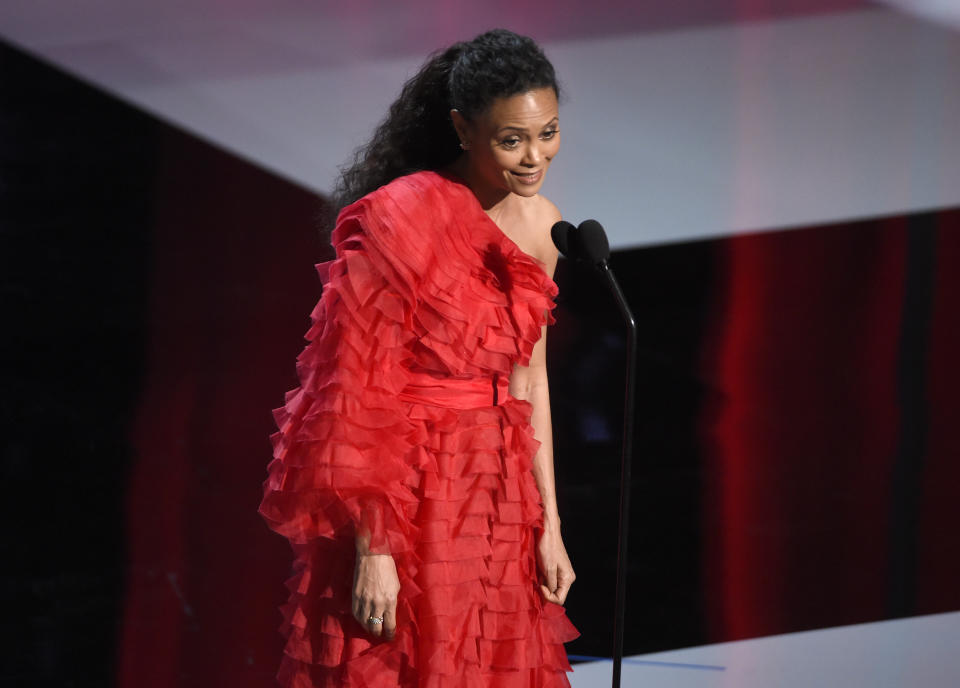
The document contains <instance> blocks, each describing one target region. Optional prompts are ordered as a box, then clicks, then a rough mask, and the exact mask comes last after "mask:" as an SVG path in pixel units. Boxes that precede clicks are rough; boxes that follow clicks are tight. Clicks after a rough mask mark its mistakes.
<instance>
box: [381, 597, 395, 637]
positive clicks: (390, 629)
mask: <svg viewBox="0 0 960 688" xmlns="http://www.w3.org/2000/svg"><path fill="white" fill-rule="evenodd" d="M396 632H397V603H396V602H394V603H393V604H392V605H391V606H389V607H387V608H386V609H385V610H384V612H383V634H384V635H385V636H386V637H387V640H392V639H393V636H394V634H396Z"/></svg>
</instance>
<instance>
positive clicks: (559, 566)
mask: <svg viewBox="0 0 960 688" xmlns="http://www.w3.org/2000/svg"><path fill="white" fill-rule="evenodd" d="M537 564H538V565H539V567H540V594H541V595H543V599H545V600H547V601H549V602H556V603H557V604H563V603H564V602H565V601H566V599H567V593H568V592H570V586H571V585H572V584H573V581H574V580H576V578H577V577H576V575H574V573H573V566H572V565H571V564H570V557H568V556H567V549H566V547H564V546H563V539H561V537H560V528H559V527H550V526H548V527H547V528H546V529H545V530H544V531H543V535H542V536H541V537H540V541H539V542H538V543H537Z"/></svg>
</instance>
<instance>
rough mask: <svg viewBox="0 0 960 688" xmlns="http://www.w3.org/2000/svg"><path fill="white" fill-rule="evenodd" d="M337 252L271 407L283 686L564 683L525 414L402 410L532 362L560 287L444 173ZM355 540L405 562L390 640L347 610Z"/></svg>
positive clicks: (341, 234) (379, 208)
mask: <svg viewBox="0 0 960 688" xmlns="http://www.w3.org/2000/svg"><path fill="white" fill-rule="evenodd" d="M411 237H414V238H416V240H415V241H411ZM333 241H334V245H335V246H336V248H337V258H336V259H335V260H334V261H331V262H329V263H325V264H321V265H318V266H317V267H318V271H319V273H320V276H321V279H322V281H323V282H324V290H323V294H322V296H321V299H320V301H319V302H318V304H317V307H316V308H315V309H314V312H313V313H312V314H311V319H312V326H311V328H310V330H309V332H308V333H307V335H306V337H307V340H308V342H309V343H308V345H307V347H306V348H305V349H304V351H303V352H302V353H301V355H300V356H299V357H298V359H297V373H298V377H299V380H300V387H298V388H297V389H295V390H292V391H291V392H289V393H288V394H287V396H286V399H285V404H284V406H283V407H282V408H279V409H276V410H275V411H274V415H275V419H276V422H277V426H278V431H277V432H276V433H275V434H274V435H273V436H272V438H271V439H272V442H273V448H274V458H273V460H272V461H271V463H270V465H269V467H268V478H267V481H266V482H265V483H264V498H263V501H262V503H261V508H260V510H261V513H262V514H263V516H264V517H265V518H266V519H267V521H268V523H269V524H270V526H271V527H272V528H274V529H275V530H276V531H277V532H279V533H281V534H283V535H284V536H286V537H287V538H289V540H290V542H291V543H292V545H293V547H294V552H295V562H294V571H295V574H294V576H293V577H292V578H291V579H290V581H288V586H289V588H290V599H289V602H288V604H287V605H286V606H285V607H284V608H283V616H284V624H283V626H282V629H281V630H282V632H283V633H284V634H285V635H286V636H287V645H286V649H285V657H284V660H283V663H282V666H281V670H280V674H279V678H280V680H281V682H282V683H283V684H284V685H286V686H293V687H295V688H307V687H308V686H309V687H311V688H312V687H315V686H343V685H350V686H395V685H402V686H414V685H415V686H437V687H439V686H452V685H457V686H458V687H462V686H467V687H474V686H475V687H476V688H480V687H481V686H483V687H486V688H489V687H490V686H502V687H504V688H508V687H509V688H513V687H515V686H524V687H528V686H529V687H532V686H553V685H556V686H567V685H569V683H568V682H567V679H566V676H565V673H564V672H565V671H569V670H570V665H569V663H568V662H567V658H566V653H565V651H564V649H563V645H562V643H564V642H568V641H569V640H572V639H573V638H575V637H577V635H579V634H578V632H577V631H576V629H575V628H574V627H573V625H572V624H571V623H570V622H569V620H568V619H567V617H566V616H565V614H564V611H563V608H562V607H560V606H558V605H555V604H552V603H549V602H544V601H543V600H542V598H541V597H540V595H539V592H538V586H537V584H536V581H537V569H536V561H535V542H536V537H538V535H539V533H540V532H542V526H543V523H542V507H541V504H540V496H539V492H538V490H537V487H536V483H535V481H534V478H533V475H532V473H531V467H532V457H533V455H534V453H535V451H536V448H537V446H538V443H537V441H536V440H535V439H534V437H533V430H532V427H531V426H530V423H529V419H530V412H531V407H530V405H529V404H527V403H526V402H523V401H519V400H516V399H510V398H507V399H503V400H501V402H502V403H501V405H497V406H493V405H490V404H489V403H488V404H485V405H483V406H481V407H476V408H466V407H463V403H459V404H458V401H459V402H463V401H464V399H466V397H462V398H460V399H459V400H458V399H457V398H456V394H453V398H452V399H450V398H445V399H444V400H443V401H441V402H438V403H419V402H416V401H411V400H410V399H411V396H410V394H409V391H410V390H411V389H414V388H415V387H416V386H417V384H418V383H422V382H423V381H424V380H434V381H436V382H437V384H438V385H440V386H448V387H452V386H455V384H456V383H457V382H458V381H464V380H470V379H477V378H485V379H488V378H489V377H490V376H491V375H502V376H508V375H509V373H510V371H511V370H512V367H513V365H514V364H515V363H519V364H521V365H523V364H525V363H526V362H528V361H529V357H530V354H531V352H532V349H533V346H534V344H535V343H536V341H537V340H538V339H539V337H540V330H541V328H542V327H543V325H545V324H547V323H548V322H552V315H551V312H550V311H551V308H552V307H553V296H555V294H556V285H555V284H554V283H553V281H552V280H550V278H549V277H548V276H547V275H546V273H545V272H544V271H543V269H542V266H541V265H540V264H538V263H537V262H536V261H535V260H534V259H533V258H531V257H530V256H528V255H526V254H525V253H523V252H522V251H520V249H519V248H518V247H517V246H516V245H515V244H513V242H512V241H510V240H509V239H508V238H507V237H506V236H505V235H504V234H503V233H502V232H501V231H500V230H499V228H497V227H496V225H495V224H493V223H492V221H490V220H489V218H487V217H486V215H485V214H484V213H483V211H482V209H480V207H479V204H477V202H476V199H475V198H474V197H473V195H472V193H471V192H470V191H469V189H467V188H466V187H465V186H463V185H462V184H459V183H457V182H456V181H455V180H452V179H449V178H446V177H444V176H442V175H439V174H437V173H427V172H425V173H418V174H415V175H410V176H408V177H404V178H401V179H399V180H396V181H395V182H393V183H391V184H390V185H388V186H387V187H384V188H383V189H381V190H379V191H377V192H374V193H373V194H371V195H369V196H367V197H365V198H364V199H361V200H360V201H358V202H357V203H355V204H353V205H352V206H349V207H348V208H346V209H344V211H343V212H342V213H341V216H340V218H339V219H338V224H337V227H336V229H335V231H334V235H333ZM448 402H449V403H448ZM457 406H461V407H459V408H458V407H457ZM468 406H469V405H468ZM358 531H366V532H369V533H370V549H371V551H373V552H383V553H390V554H392V555H393V557H394V559H395V560H396V562H397V570H398V574H399V575H400V584H401V590H400V599H399V602H398V609H397V621H398V632H397V635H396V637H395V638H394V639H393V640H391V641H389V642H386V641H377V640H375V639H372V638H371V637H370V636H369V635H367V633H366V631H365V630H364V629H363V628H362V627H361V626H360V625H359V624H358V623H357V622H356V621H355V620H354V619H353V617H352V615H351V612H350V606H351V605H350V601H351V600H350V594H351V588H352V574H353V563H354V534H355V533H356V532H358Z"/></svg>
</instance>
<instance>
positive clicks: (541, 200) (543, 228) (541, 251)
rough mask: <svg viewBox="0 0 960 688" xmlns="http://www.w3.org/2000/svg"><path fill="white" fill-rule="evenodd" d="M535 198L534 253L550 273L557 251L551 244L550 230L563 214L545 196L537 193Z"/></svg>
mask: <svg viewBox="0 0 960 688" xmlns="http://www.w3.org/2000/svg"><path fill="white" fill-rule="evenodd" d="M535 198H536V199H537V203H536V204H535V206H534V208H533V210H534V218H533V224H534V226H535V227H536V228H537V249H538V250H537V253H536V254H535V255H536V256H537V258H539V259H540V260H541V261H543V262H544V263H546V264H547V265H548V266H550V268H551V270H550V273H551V275H552V274H553V270H552V268H553V267H555V266H556V264H557V258H558V257H559V252H558V251H557V247H556V246H554V244H553V238H552V237H551V236H550V230H551V229H552V228H553V225H555V224H556V223H557V222H559V221H560V220H562V219H563V215H561V213H560V209H559V208H557V206H556V205H554V203H553V202H552V201H551V200H550V199H549V198H547V197H546V196H541V195H540V194H537V195H536V196H535Z"/></svg>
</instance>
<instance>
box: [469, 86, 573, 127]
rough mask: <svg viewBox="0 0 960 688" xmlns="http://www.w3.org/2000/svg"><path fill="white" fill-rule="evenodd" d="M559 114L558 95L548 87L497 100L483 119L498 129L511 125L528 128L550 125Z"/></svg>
mask: <svg viewBox="0 0 960 688" xmlns="http://www.w3.org/2000/svg"><path fill="white" fill-rule="evenodd" d="M558 114H559V107H558V104H557V94H556V93H554V91H553V89H552V88H550V87H547V88H539V89H536V90H533V91H526V92H524V93H518V94H516V95H512V96H506V97H504V98H497V99H496V100H494V101H493V103H491V104H490V107H489V108H487V111H486V112H485V113H484V116H483V119H484V120H485V123H486V124H488V125H489V126H492V127H494V128H497V129H500V128H504V127H508V126H511V125H512V126H517V127H521V128H528V127H539V126H544V125H546V124H549V123H550V122H551V121H552V120H554V119H556V118H557V117H558Z"/></svg>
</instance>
